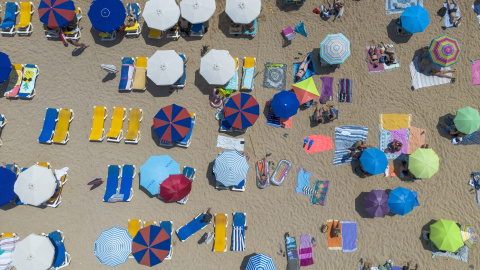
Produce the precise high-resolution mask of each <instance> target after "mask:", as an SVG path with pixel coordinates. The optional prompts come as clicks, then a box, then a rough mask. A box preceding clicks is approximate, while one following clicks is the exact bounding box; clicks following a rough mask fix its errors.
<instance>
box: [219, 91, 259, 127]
mask: <svg viewBox="0 0 480 270" xmlns="http://www.w3.org/2000/svg"><path fill="white" fill-rule="evenodd" d="M259 114H260V107H259V106H258V102H257V101H256V100H255V98H254V97H253V96H251V95H249V94H245V93H240V94H237V95H235V96H233V97H231V98H230V99H229V100H228V101H227V103H226V104H225V119H226V120H227V122H228V123H229V124H230V125H232V127H234V128H238V129H245V128H248V127H250V126H253V124H255V121H257V119H258V115H259Z"/></svg>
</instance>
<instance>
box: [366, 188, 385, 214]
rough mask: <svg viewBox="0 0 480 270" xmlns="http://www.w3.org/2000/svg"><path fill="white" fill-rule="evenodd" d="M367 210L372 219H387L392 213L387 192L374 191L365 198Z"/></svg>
mask: <svg viewBox="0 0 480 270" xmlns="http://www.w3.org/2000/svg"><path fill="white" fill-rule="evenodd" d="M365 210H366V211H367V212H368V213H369V214H370V215H371V216H372V217H385V216H386V215H387V214H388V212H390V207H388V195H387V193H385V190H380V189H374V190H372V191H370V193H368V195H367V196H365Z"/></svg>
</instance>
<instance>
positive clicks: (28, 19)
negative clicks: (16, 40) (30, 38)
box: [15, 2, 35, 35]
mask: <svg viewBox="0 0 480 270" xmlns="http://www.w3.org/2000/svg"><path fill="white" fill-rule="evenodd" d="M33 12H35V6H34V5H33V3H32V2H21V3H20V22H19V23H18V24H17V25H16V26H15V27H16V28H17V34H19V35H30V34H31V33H32V32H33V26H32V14H33Z"/></svg>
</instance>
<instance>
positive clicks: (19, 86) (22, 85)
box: [4, 64, 40, 99]
mask: <svg viewBox="0 0 480 270" xmlns="http://www.w3.org/2000/svg"><path fill="white" fill-rule="evenodd" d="M39 74H40V70H39V69H38V66H37V65H32V64H26V65H21V64H13V67H12V71H11V72H10V75H9V77H8V86H7V90H6V91H5V94H4V96H5V97H7V98H27V99H31V98H33V97H34V96H35V82H36V81H37V77H38V75H39Z"/></svg>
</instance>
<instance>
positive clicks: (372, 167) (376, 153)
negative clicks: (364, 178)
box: [360, 147, 388, 175]
mask: <svg viewBox="0 0 480 270" xmlns="http://www.w3.org/2000/svg"><path fill="white" fill-rule="evenodd" d="M360 162H361V164H362V168H363V170H365V171H366V172H368V173H369V174H372V175H376V174H379V173H384V172H385V169H386V168H387V166H388V160H387V156H386V155H385V153H384V152H383V151H380V150H379V149H378V148H376V147H372V148H368V149H366V150H364V151H363V153H362V155H361V156H360Z"/></svg>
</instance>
